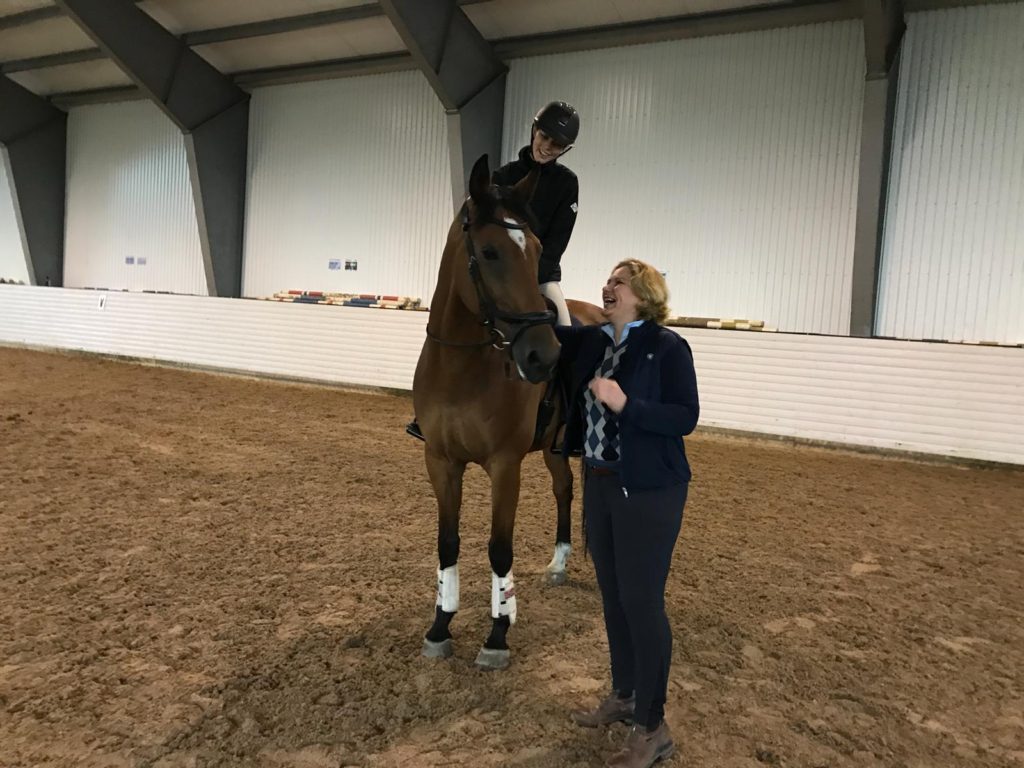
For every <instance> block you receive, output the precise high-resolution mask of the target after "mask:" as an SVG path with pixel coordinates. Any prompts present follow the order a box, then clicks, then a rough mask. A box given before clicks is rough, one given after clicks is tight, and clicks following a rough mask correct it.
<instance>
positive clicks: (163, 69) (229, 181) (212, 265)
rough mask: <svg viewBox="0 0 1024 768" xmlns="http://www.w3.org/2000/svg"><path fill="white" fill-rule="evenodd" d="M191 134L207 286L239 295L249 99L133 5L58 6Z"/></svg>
mask: <svg viewBox="0 0 1024 768" xmlns="http://www.w3.org/2000/svg"><path fill="white" fill-rule="evenodd" d="M57 4H58V6H60V8H61V9H62V10H63V11H64V12H65V13H66V14H67V15H68V16H70V17H71V18H72V19H73V20H74V21H75V23H77V24H78V25H79V27H81V28H82V30H83V31H84V32H85V33H86V34H87V35H89V37H90V38H92V40H93V41H94V42H95V43H96V44H97V45H98V46H99V48H100V50H102V51H103V52H104V54H106V55H107V56H108V57H110V58H111V59H113V60H114V62H115V63H116V64H117V65H118V67H120V69H121V70H122V71H123V72H124V73H125V74H126V75H128V77H130V78H131V79H132V80H133V81H134V82H135V84H136V85H137V86H138V88H139V89H140V90H141V91H142V92H143V93H144V94H145V95H146V96H147V98H149V99H150V100H151V101H152V102H153V103H155V104H156V105H157V106H158V107H159V108H160V109H161V110H162V111H163V112H164V114H166V115H167V117H169V118H170V119H171V120H172V121H173V122H174V124H175V125H177V126H178V128H179V129H181V131H182V133H184V135H185V150H186V156H187V159H188V167H189V175H190V177H191V181H192V195H193V198H194V199H195V209H196V219H197V223H198V227H199V239H200V243H201V244H202V250H203V261H204V267H205V271H206V280H207V287H208V290H209V293H210V295H212V296H240V295H241V280H242V237H243V230H244V214H245V180H246V152H247V148H248V146H247V145H248V131H249V95H248V94H247V93H245V92H244V91H242V90H241V89H240V88H239V87H238V86H237V85H235V84H234V83H233V82H232V81H231V79H230V78H228V77H226V76H225V75H223V74H222V73H221V72H219V71H218V70H217V69H215V68H214V67H213V66H212V65H211V64H209V63H208V62H207V61H206V60H205V59H203V58H202V57H201V56H200V55H199V54H197V53H196V52H195V51H193V50H192V49H191V48H189V47H188V46H187V45H186V44H185V43H184V42H183V41H181V40H179V39H178V38H176V37H175V36H174V35H172V34H171V33H170V32H168V31H167V30H166V29H164V28H163V27H162V26H160V24H158V23H157V22H156V21H155V20H154V19H153V18H152V17H151V16H150V15H149V14H147V13H145V12H144V11H143V10H141V9H140V8H138V7H136V5H135V3H134V2H133V0H57Z"/></svg>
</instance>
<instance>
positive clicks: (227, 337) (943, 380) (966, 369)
mask: <svg viewBox="0 0 1024 768" xmlns="http://www.w3.org/2000/svg"><path fill="white" fill-rule="evenodd" d="M101 300H102V301H103V302H104V307H103V308H102V309H100V308H99V304H100V302H101ZM426 321H427V313H426V312H401V311H386V310H371V309H354V308H346V307H332V306H324V305H309V304H305V305H303V304H285V303H277V302H263V301H242V300H238V299H218V298H209V297H202V298H201V297H193V296H165V295H153V294H133V293H105V292H98V291H74V290H68V289H58V288H32V287H21V286H0V343H7V344H29V345H37V346H46V347H58V348H63V349H80V350H88V351H91V352H99V353H104V354H115V355H127V356H131V357H139V358H146V359H154V360H162V361H173V362H179V363H186V364H190V365H200V366H211V367H216V368H224V369H232V370H238V371H245V372H251V373H267V374H275V375H283V376H290V377H298V378H305V379H315V380H321V381H329V382H342V383H350V384H360V385H369V386H383V387H392V388H403V389H407V388H409V387H410V386H411V384H412V377H413V371H414V368H415V365H416V360H417V357H418V355H419V350H420V347H421V346H422V343H423V338H424V330H425V326H426ZM683 335H684V336H685V337H686V338H687V339H688V340H689V342H690V344H691V345H692V347H693V351H694V358H695V361H696V367H697V379H698V383H699V388H700V399H701V424H702V425H704V426H708V427H715V426H717V427H725V428H730V429H739V430H746V431H754V432H763V433H768V434H775V435H786V436H792V437H799V438H808V439H815V440H825V441H831V442H840V443H848V444H851V445H860V446H872V447H877V448H887V449H897V450H905V451H914V452H923V453H933V454H943V455H949V456H958V457H963V458H973V459H982V460H989V461H1002V462H1010V463H1016V464H1024V349H1020V348H1001V347H982V346H971V345H962V344H930V343H925V342H913V341H893V340H886V339H857V338H847V337H835V336H811V335H799V334H766V333H744V332H738V331H712V330H706V329H700V330H698V329H683ZM396 439H399V438H398V437H396Z"/></svg>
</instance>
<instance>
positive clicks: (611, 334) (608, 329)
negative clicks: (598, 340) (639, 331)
mask: <svg viewBox="0 0 1024 768" xmlns="http://www.w3.org/2000/svg"><path fill="white" fill-rule="evenodd" d="M643 324H644V321H643V320H634V321H633V322H632V323H626V325H625V326H624V327H623V329H622V341H620V342H619V344H620V345H622V344H625V343H626V339H628V338H629V332H630V331H631V330H632V329H633V328H636V327H638V326H641V325H643ZM601 330H602V331H604V332H605V333H606V334H608V338H609V339H611V340H612V344H614V343H615V326H614V325H612V324H611V323H605V324H604V325H602V326H601Z"/></svg>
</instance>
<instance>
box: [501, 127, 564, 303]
mask: <svg viewBox="0 0 1024 768" xmlns="http://www.w3.org/2000/svg"><path fill="white" fill-rule="evenodd" d="M536 166H537V163H536V161H534V159H533V155H532V153H531V152H530V147H529V146H525V147H523V148H522V149H521V150H519V159H518V160H513V161H512V162H511V163H508V164H507V165H503V166H501V168H499V169H498V170H496V171H495V172H494V176H493V181H494V183H495V184H497V185H499V186H502V187H511V186H512V185H513V184H516V183H518V182H519V181H520V180H522V179H523V178H525V177H526V175H527V174H528V173H529V172H530V171H531V170H533V169H534V168H535V167H536ZM579 197H580V185H579V181H578V180H577V179H576V174H575V173H573V172H572V171H570V170H569V169H568V168H566V167H565V166H564V165H559V164H558V161H557V160H553V161H551V162H550V163H548V164H546V165H542V166H540V179H539V181H538V182H537V191H536V192H534V193H533V199H531V200H530V208H531V209H532V210H533V214H534V216H536V217H537V231H536V232H534V234H535V235H537V239H538V240H540V244H541V246H543V248H544V250H543V251H542V252H541V255H540V268H539V270H538V275H537V278H538V282H539V283H550V282H557V281H559V280H561V279H562V269H561V267H560V266H559V262H561V260H562V254H563V253H565V248H566V246H568V245H569V238H570V237H572V228H573V227H574V226H576V209H577V207H578V205H579Z"/></svg>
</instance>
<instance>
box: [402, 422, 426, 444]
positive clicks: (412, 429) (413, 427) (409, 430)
mask: <svg viewBox="0 0 1024 768" xmlns="http://www.w3.org/2000/svg"><path fill="white" fill-rule="evenodd" d="M405 433H406V434H407V435H412V436H413V437H415V438H416V439H417V440H422V441H423V442H426V441H427V438H425V437H424V436H423V433H422V432H420V425H419V422H417V421H416V419H413V420H412V421H410V422H409V423H408V424H406V425H405Z"/></svg>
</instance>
